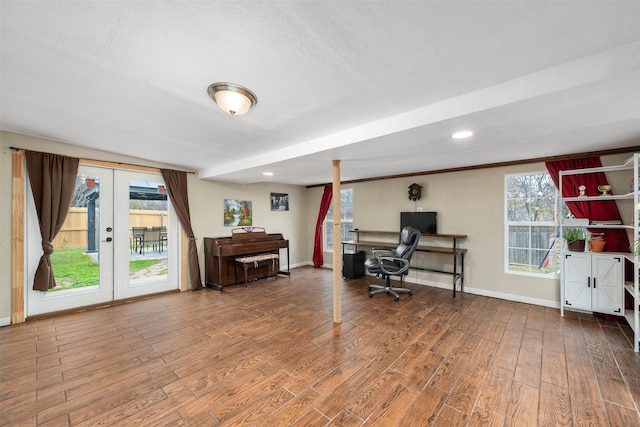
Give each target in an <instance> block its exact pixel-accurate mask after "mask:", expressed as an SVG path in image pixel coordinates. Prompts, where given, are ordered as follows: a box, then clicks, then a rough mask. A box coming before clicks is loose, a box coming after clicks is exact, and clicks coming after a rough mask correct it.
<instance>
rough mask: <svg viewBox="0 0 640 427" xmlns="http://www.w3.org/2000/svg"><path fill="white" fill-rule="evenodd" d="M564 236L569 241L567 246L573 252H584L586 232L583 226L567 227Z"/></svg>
mask: <svg viewBox="0 0 640 427" xmlns="http://www.w3.org/2000/svg"><path fill="white" fill-rule="evenodd" d="M562 237H563V238H564V240H565V241H566V242H567V248H569V250H570V251H573V252H584V245H585V233H584V230H583V229H582V228H581V227H569V228H565V229H564V230H563V232H562Z"/></svg>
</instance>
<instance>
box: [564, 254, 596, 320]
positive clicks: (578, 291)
mask: <svg viewBox="0 0 640 427" xmlns="http://www.w3.org/2000/svg"><path fill="white" fill-rule="evenodd" d="M563 263H564V265H563V269H562V274H564V297H565V301H563V303H564V305H566V306H567V307H571V308H577V309H581V310H591V278H590V277H589V276H590V274H591V257H590V256H589V255H587V254H580V253H571V254H565V256H564V261H563Z"/></svg>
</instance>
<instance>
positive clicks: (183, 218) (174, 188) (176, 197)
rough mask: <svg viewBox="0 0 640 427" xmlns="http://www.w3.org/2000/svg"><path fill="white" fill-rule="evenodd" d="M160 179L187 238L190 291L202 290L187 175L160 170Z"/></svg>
mask: <svg viewBox="0 0 640 427" xmlns="http://www.w3.org/2000/svg"><path fill="white" fill-rule="evenodd" d="M161 172H162V178H164V183H165V185H166V186H167V193H168V194H169V199H170V200H171V204H172V205H173V208H174V209H175V210H176V213H177V215H178V220H180V224H181V225H182V228H184V231H185V233H187V237H189V255H188V256H189V283H190V285H191V287H190V289H191V290H192V291H195V290H197V289H201V288H202V281H201V279H200V264H199V262H198V247H197V245H196V238H195V236H194V235H193V229H192V228H191V214H190V213H189V194H188V193H187V173H186V172H181V171H174V170H169V169H162V170H161Z"/></svg>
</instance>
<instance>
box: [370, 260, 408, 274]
mask: <svg viewBox="0 0 640 427" xmlns="http://www.w3.org/2000/svg"><path fill="white" fill-rule="evenodd" d="M385 261H389V262H392V263H394V265H395V264H396V263H400V264H402V267H400V269H398V270H396V271H389V270H387V269H386V268H385V265H384V262H385ZM378 265H379V266H380V270H382V272H383V273H384V274H388V275H391V276H399V275H401V274H404V273H405V272H406V271H407V270H409V260H406V259H404V258H397V257H390V256H381V257H379V258H378Z"/></svg>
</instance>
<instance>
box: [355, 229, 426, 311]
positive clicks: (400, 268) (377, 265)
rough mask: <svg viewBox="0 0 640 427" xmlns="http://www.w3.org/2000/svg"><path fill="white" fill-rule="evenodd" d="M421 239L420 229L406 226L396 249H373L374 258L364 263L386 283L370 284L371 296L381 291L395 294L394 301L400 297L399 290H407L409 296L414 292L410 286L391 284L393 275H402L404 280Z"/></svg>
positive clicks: (370, 271)
mask: <svg viewBox="0 0 640 427" xmlns="http://www.w3.org/2000/svg"><path fill="white" fill-rule="evenodd" d="M419 241H420V230H417V229H415V228H413V227H405V228H403V229H402V232H401V233H400V244H399V245H398V247H397V248H396V250H395V251H394V250H390V249H376V248H374V249H373V258H369V259H367V260H366V261H365V263H364V265H365V267H367V270H368V271H369V273H372V274H375V275H376V277H380V276H382V277H384V279H385V285H384V286H380V285H369V298H372V297H373V296H374V295H375V294H379V293H381V292H386V293H387V294H389V295H393V300H394V301H398V300H399V299H400V295H398V292H406V293H408V294H409V296H411V295H413V292H411V289H409V288H394V287H393V286H391V276H400V280H402V277H403V276H405V275H407V273H408V272H409V263H410V262H411V257H412V256H413V253H414V252H415V250H416V247H417V246H418V242H419ZM374 289H375V290H374Z"/></svg>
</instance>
